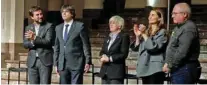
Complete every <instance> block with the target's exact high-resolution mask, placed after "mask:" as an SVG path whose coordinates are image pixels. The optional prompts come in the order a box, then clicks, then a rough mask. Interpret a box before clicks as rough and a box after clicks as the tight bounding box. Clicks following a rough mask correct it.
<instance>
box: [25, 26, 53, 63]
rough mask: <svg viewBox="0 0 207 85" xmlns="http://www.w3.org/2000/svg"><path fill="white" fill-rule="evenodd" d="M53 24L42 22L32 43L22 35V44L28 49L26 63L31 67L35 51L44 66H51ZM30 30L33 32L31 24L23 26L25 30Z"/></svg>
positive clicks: (33, 28) (34, 58)
mask: <svg viewBox="0 0 207 85" xmlns="http://www.w3.org/2000/svg"><path fill="white" fill-rule="evenodd" d="M53 27H54V26H53V25H52V24H51V23H47V22H45V23H42V24H41V25H40V28H39V32H38V35H37V36H36V39H35V40H34V42H33V44H34V45H33V44H32V43H31V41H29V40H28V39H26V38H25V37H24V42H23V45H24V47H25V48H26V49H29V53H28V58H27V65H28V66H29V67H32V66H33V65H34V63H35V60H36V53H38V56H39V58H40V60H41V62H42V63H43V64H44V65H45V66H51V65H52V64H53V48H52V45H53V41H54V40H53V36H54V34H53V33H54V28H53ZM28 30H31V31H33V32H35V27H34V25H33V24H30V25H28V26H27V27H26V28H25V32H26V31H28Z"/></svg>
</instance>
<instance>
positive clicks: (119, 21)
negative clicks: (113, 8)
mask: <svg viewBox="0 0 207 85" xmlns="http://www.w3.org/2000/svg"><path fill="white" fill-rule="evenodd" d="M112 21H113V22H114V23H115V24H116V25H119V26H120V27H121V28H120V29H121V30H122V29H124V19H123V18H122V17H120V16H118V15H115V16H112V17H111V18H110V19H109V23H110V22H112Z"/></svg>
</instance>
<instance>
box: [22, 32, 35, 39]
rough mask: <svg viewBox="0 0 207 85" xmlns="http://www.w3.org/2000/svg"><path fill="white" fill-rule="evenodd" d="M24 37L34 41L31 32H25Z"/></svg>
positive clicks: (33, 34) (33, 35)
mask: <svg viewBox="0 0 207 85" xmlns="http://www.w3.org/2000/svg"><path fill="white" fill-rule="evenodd" d="M24 36H25V38H27V39H29V40H35V33H34V32H33V31H31V30H29V31H27V32H26V33H25V35H24Z"/></svg>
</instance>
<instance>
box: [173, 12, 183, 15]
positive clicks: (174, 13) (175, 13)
mask: <svg viewBox="0 0 207 85" xmlns="http://www.w3.org/2000/svg"><path fill="white" fill-rule="evenodd" d="M181 13H184V12H172V13H171V14H172V15H177V14H181Z"/></svg>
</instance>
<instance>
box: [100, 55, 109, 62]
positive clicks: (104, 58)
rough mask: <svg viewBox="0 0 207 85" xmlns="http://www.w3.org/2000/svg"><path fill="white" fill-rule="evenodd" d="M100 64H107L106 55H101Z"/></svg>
mask: <svg viewBox="0 0 207 85" xmlns="http://www.w3.org/2000/svg"><path fill="white" fill-rule="evenodd" d="M101 62H103V63H106V62H109V57H107V56H106V55H102V57H101Z"/></svg>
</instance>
